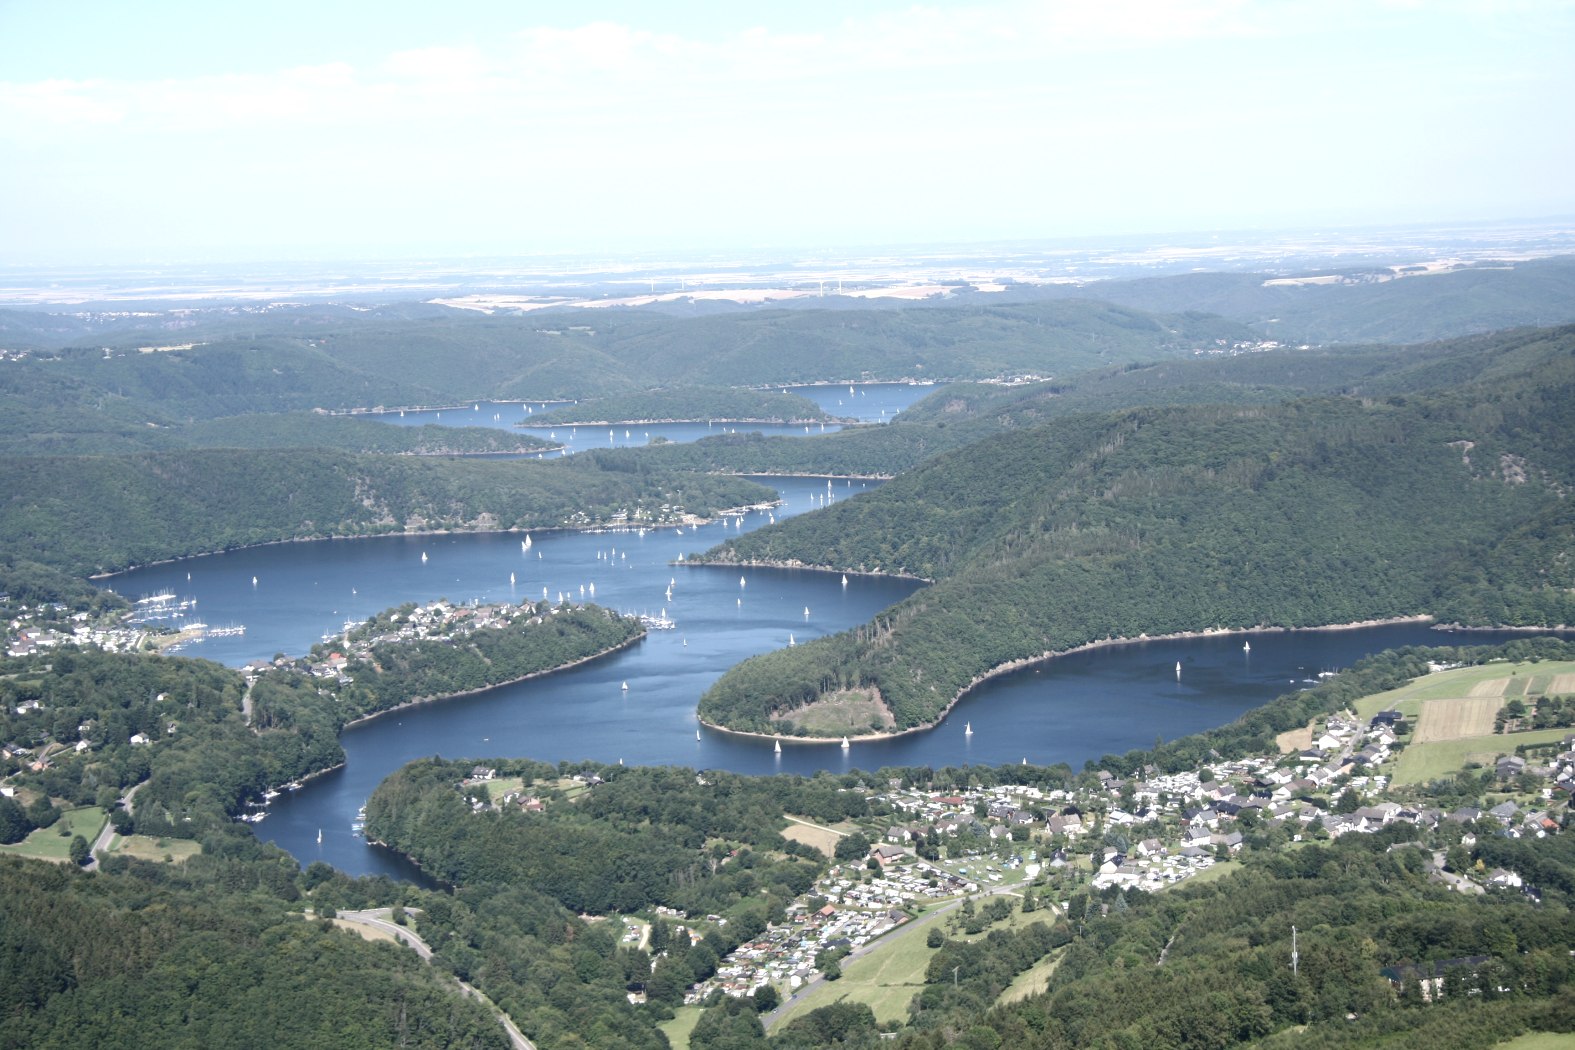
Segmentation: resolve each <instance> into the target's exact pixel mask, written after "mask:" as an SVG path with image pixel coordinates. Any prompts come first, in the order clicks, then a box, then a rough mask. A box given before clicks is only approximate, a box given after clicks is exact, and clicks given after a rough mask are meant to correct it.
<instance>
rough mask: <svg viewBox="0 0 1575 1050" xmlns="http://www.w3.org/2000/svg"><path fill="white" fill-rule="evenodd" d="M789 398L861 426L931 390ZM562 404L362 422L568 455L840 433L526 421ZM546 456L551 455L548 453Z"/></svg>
mask: <svg viewBox="0 0 1575 1050" xmlns="http://www.w3.org/2000/svg"><path fill="white" fill-rule="evenodd" d="M778 389H781V390H785V391H787V392H789V393H795V394H801V395H803V396H804V397H807V398H809V399H810V400H811V401H813V402H815V403H816V404H817V405H819V406H820V407H821V408H823V409H824V410H825V411H827V412H829V413H831V414H832V415H836V416H842V417H844V418H849V419H857V420H859V421H860V422H863V423H887V422H890V421H891V420H892V419H894V418H896V416H897V414H898V413H899V412H901V411H902V410H903V409H905V408H907V407H908V406H909V405H911V404H913V403H914V402H915V401H917V400H919V399H920V398H922V397H924V396H926V395H927V394H929V393H931V392H932V391H934V390H935V387H934V386H929V385H921V384H915V383H857V384H839V385H836V386H831V385H817V386H797V387H780V388H778ZM564 404H567V402H562V401H529V402H524V403H521V402H518V401H472V402H470V403H469V404H467V405H462V406H456V407H449V408H442V409H426V410H420V411H417V410H414V409H404V410H402V411H400V410H396V411H392V412H378V413H372V414H370V415H368V416H366V418H370V419H376V420H378V421H379V422H384V423H392V424H395V425H397V426H410V427H413V426H424V425H426V424H428V423H432V424H436V425H439V426H457V427H465V426H475V427H493V428H496V429H499V430H508V431H510V432H512V433H524V434H530V435H532V436H534V437H539V438H542V439H543V440H546V441H555V442H560V443H562V444H563V446H564V452H565V453H568V454H572V453H574V452H581V451H584V450H586V449H593V448H629V447H639V446H641V445H649V444H650V443H651V442H652V441H653V440H655V439H656V438H665V439H666V440H668V441H676V442H688V441H698V440H700V439H701V438H704V437H710V436H712V435H715V434H724V433H761V434H767V435H776V434H781V435H788V436H804V435H814V434H831V433H835V432H836V431H838V430H840V429H842V428H841V427H840V426H839V425H837V424H834V423H826V424H821V423H815V424H810V425H808V426H806V425H804V424H799V425H797V426H793V425H789V424H781V423H649V424H641V425H639V426H627V427H624V426H614V427H608V426H605V425H594V426H593V425H588V424H577V425H574V426H566V425H564V424H561V423H560V424H557V425H555V426H543V427H538V426H533V425H530V421H531V419H532V417H534V416H536V415H538V414H541V413H545V412H548V411H551V410H552V409H555V408H560V407H562V406H563V405H564ZM548 454H549V455H551V454H555V453H548Z"/></svg>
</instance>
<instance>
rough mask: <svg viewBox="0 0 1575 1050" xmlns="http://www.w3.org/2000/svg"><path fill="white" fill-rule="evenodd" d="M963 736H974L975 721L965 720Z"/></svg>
mask: <svg viewBox="0 0 1575 1050" xmlns="http://www.w3.org/2000/svg"><path fill="white" fill-rule="evenodd" d="M963 736H973V723H972V722H964V723H963Z"/></svg>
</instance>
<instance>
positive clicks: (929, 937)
mask: <svg viewBox="0 0 1575 1050" xmlns="http://www.w3.org/2000/svg"><path fill="white" fill-rule="evenodd" d="M945 943H946V934H945V933H943V932H941V928H940V927H939V926H931V927H930V932H929V933H927V934H925V935H924V946H925V947H926V948H939V947H940V946H941V945H943V944H945Z"/></svg>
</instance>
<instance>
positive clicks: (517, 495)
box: [0, 449, 771, 574]
mask: <svg viewBox="0 0 1575 1050" xmlns="http://www.w3.org/2000/svg"><path fill="white" fill-rule="evenodd" d="M0 492H6V493H8V494H9V495H8V497H7V498H6V499H5V500H4V502H3V503H0V545H3V546H4V548H5V549H6V550H7V551H8V552H9V553H10V554H11V555H13V556H16V557H23V558H28V559H31V560H34V561H37V562H40V563H43V564H48V565H53V566H56V567H59V568H62V569H65V570H67V571H70V572H75V573H84V574H85V573H103V572H113V571H116V570H120V569H125V568H129V567H131V566H135V565H142V564H147V563H150V562H155V561H161V560H165V559H170V558H178V557H185V556H188V555H193V554H204V553H209V552H213V551H220V550H230V549H233V548H236V547H244V546H248V545H252V544H259V543H277V542H280V541H284V540H304V539H319V538H324V537H330V536H376V535H387V534H391V533H399V532H434V531H451V530H479V531H494V530H508V529H544V528H587V527H593V526H613V525H618V526H628V527H639V526H649V525H658V524H670V523H674V522H683V521H689V520H694V519H701V518H709V517H712V516H714V515H715V514H716V513H717V512H718V511H720V510H725V509H730V508H733V507H741V506H748V505H753V504H758V503H761V502H762V501H765V500H769V499H770V498H771V490H770V489H768V488H765V487H764V486H762V485H759V484H756V483H755V482H752V481H747V480H744V479H742V478H730V477H713V476H707V475H701V474H694V473H678V472H675V471H668V470H641V469H638V467H625V468H624V469H619V468H618V467H617V466H609V467H603V466H601V465H600V464H599V462H598V461H596V460H593V459H584V458H582V457H575V458H574V459H571V460H540V461H538V460H511V461H498V460H478V459H429V458H417V457H408V456H351V455H346V454H343V453H335V452H327V451H322V450H262V451H252V450H236V449H204V450H188V451H183V452H179V453H144V454H138V455H130V456H72V457H62V456H16V457H0Z"/></svg>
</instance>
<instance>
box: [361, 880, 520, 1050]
mask: <svg viewBox="0 0 1575 1050" xmlns="http://www.w3.org/2000/svg"><path fill="white" fill-rule="evenodd" d="M390 912H391V909H389V908H369V909H367V910H366V911H342V912H339V913H338V914H337V916H336V918H340V919H343V920H344V921H345V922H348V923H354V924H355V925H357V926H365V927H367V928H368V929H373V930H378V931H380V932H382V933H386V934H388V935H389V936H391V937H393V938H394V939H395V940H396V941H398V942H400V943H401V944H404V945H406V946H407V947H409V948H411V949H412V950H414V951H415V953H416V954H417V955H419V956H421V958H422V959H423V960H424V961H426V962H427V963H431V962H432V949H431V948H430V947H428V946H427V942H426V941H423V940H422V939H421V937H420V935H418V934H417V933H416V931H415V930H412V929H410V928H409V927H408V926H401V925H399V924H398V923H396V922H394V921H392V920H391V919H390V918H389V915H390ZM444 976H445V977H447V978H448V979H449V980H451V981H453V982H454V983H455V984H457V985H459V990H460V992H461V993H462V994H463V995H465V996H466V997H467V998H470V999H474V1000H475V1001H476V1002H478V1003H480V1004H481V1005H483V1006H485V1007H486V1008H487V1009H489V1010H491V1011H492V1015H493V1016H494V1017H496V1018H497V1019H498V1023H499V1024H501V1025H502V1026H503V1030H504V1031H506V1032H508V1034H509V1042H510V1043H511V1044H513V1046H514V1050H536V1046H535V1044H534V1043H532V1042H531V1041H530V1040H529V1039H526V1038H525V1034H524V1033H523V1032H521V1031H520V1030H519V1029H518V1028H516V1027H515V1026H514V1019H513V1018H511V1017H510V1016H509V1015H508V1014H506V1013H504V1012H503V1010H502V1008H501V1007H499V1006H498V1005H497V1004H496V1003H494V1002H493V1001H492V1000H491V999H488V998H487V997H486V996H485V995H484V994H482V992H481V990H480V989H479V988H476V987H474V986H473V985H470V984H468V983H466V982H465V981H461V980H460V979H459V978H458V977H455V976H453V975H452V974H447V973H445V974H444Z"/></svg>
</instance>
